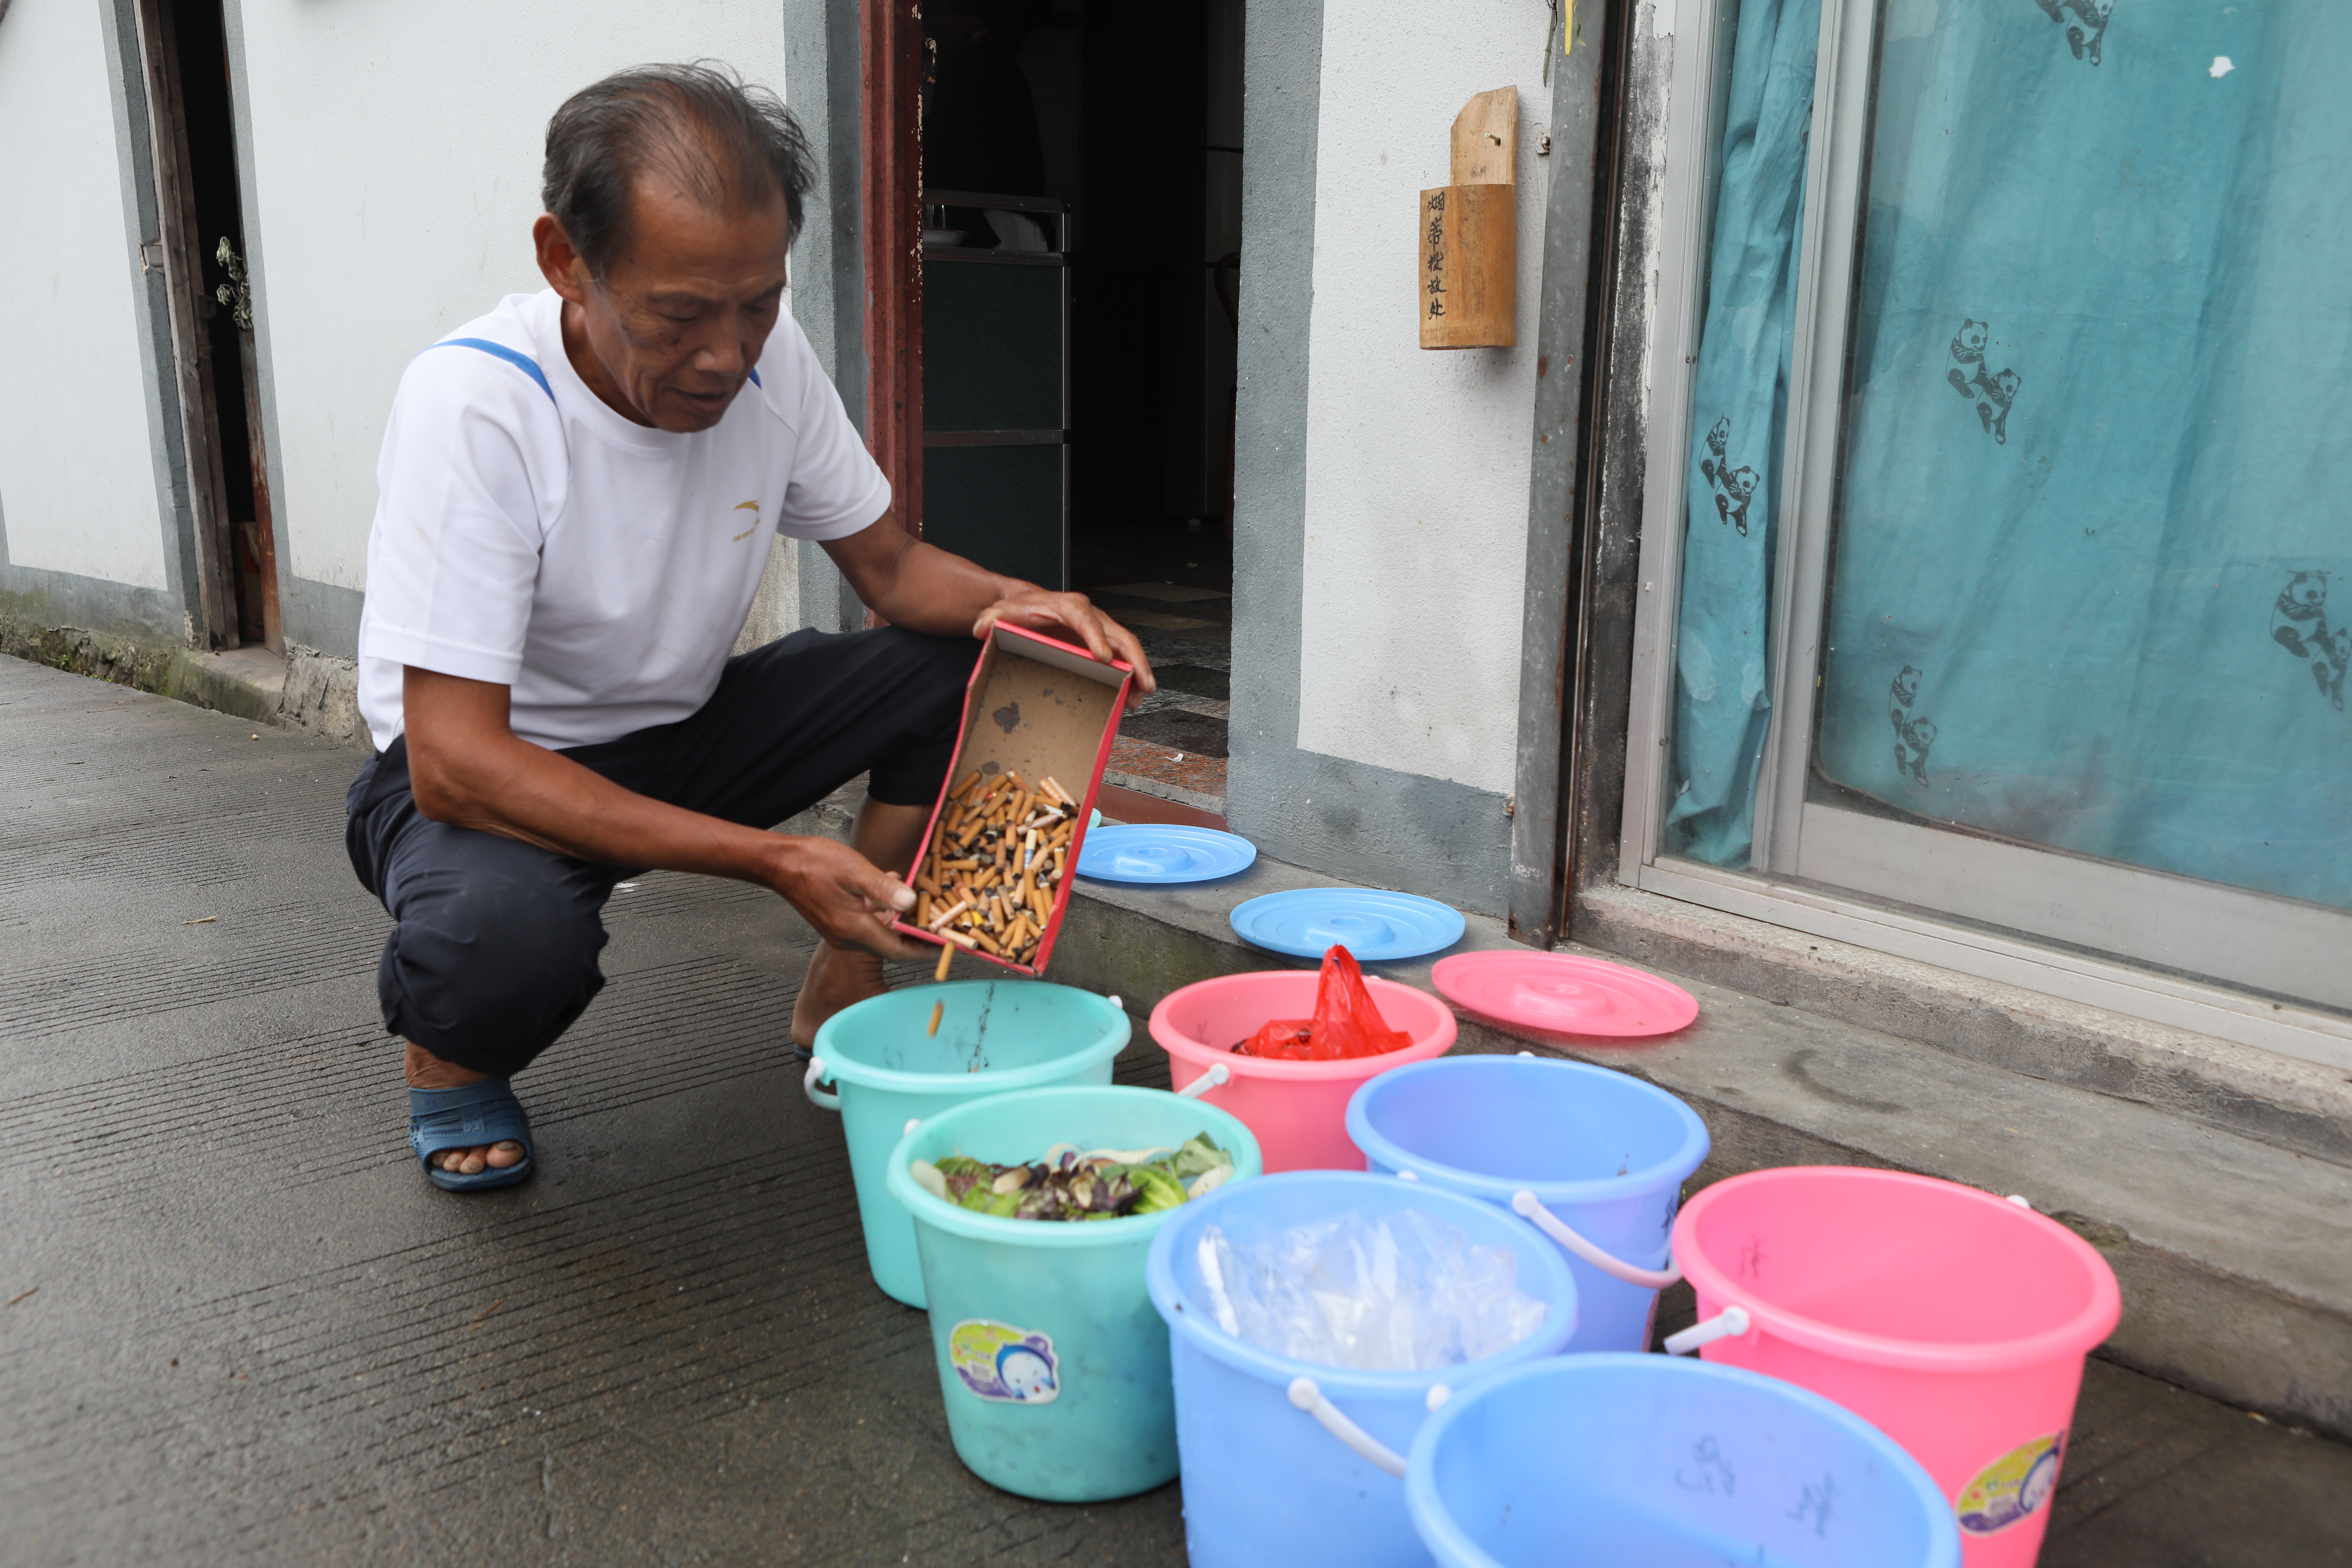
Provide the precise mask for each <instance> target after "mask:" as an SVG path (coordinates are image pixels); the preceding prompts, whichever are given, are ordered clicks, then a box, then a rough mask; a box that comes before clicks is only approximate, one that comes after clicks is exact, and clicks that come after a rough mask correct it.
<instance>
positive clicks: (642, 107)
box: [540, 60, 815, 278]
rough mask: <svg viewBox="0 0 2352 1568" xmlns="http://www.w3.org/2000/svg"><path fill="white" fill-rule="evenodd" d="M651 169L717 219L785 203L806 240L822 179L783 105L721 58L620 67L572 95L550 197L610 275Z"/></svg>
mask: <svg viewBox="0 0 2352 1568" xmlns="http://www.w3.org/2000/svg"><path fill="white" fill-rule="evenodd" d="M648 169H658V170H659V171H660V172H661V173H662V174H667V175H668V176H670V177H671V178H673V179H676V180H677V181H678V182H679V184H680V185H681V187H682V188H683V189H684V190H685V191H686V192H687V194H688V195H692V196H693V197H695V198H696V199H697V200H698V201H700V202H703V203H704V204H705V205H708V206H709V207H710V209H711V210H712V211H714V212H728V211H734V210H739V209H742V208H747V207H758V206H764V205H767V203H768V202H769V201H771V200H772V199H773V198H774V197H775V196H778V195H781V196H782V198H783V202H784V216H785V218H786V220H787V221H788V222H789V223H790V224H791V225H792V236H793V238H794V239H798V238H799V237H800V232H801V205H802V201H803V198H804V197H805V196H806V195H808V193H809V190H810V188H811V186H813V185H814V184H815V174H814V171H813V170H812V168H811V167H810V163H809V149H808V139H807V138H806V137H805V136H803V135H802V134H801V128H800V123H799V122H798V121H795V120H794V119H793V116H792V111H791V110H788V109H786V108H785V107H784V105H783V101H782V100H781V99H779V98H777V97H776V95H775V94H774V93H772V92H770V91H769V90H768V89H766V88H764V87H753V86H751V85H749V84H747V83H746V82H745V81H744V80H743V79H742V78H741V77H740V76H738V75H736V73H735V72H734V70H733V69H732V68H730V67H728V66H726V65H723V64H721V63H719V61H716V60H697V61H695V62H694V63H693V64H691V65H653V66H637V67H635V68H631V69H628V70H625V71H615V72H614V73H613V74H612V75H611V76H608V77H606V78H605V79H604V80H602V81H600V82H598V83H596V84H595V85H594V86H593V87H585V88H583V89H580V90H579V91H578V92H575V93H573V94H572V96H571V97H570V98H568V99H566V100H564V101H563V106H562V108H561V109H558V110H556V111H555V118H554V119H552V120H551V121H548V122H547V163H546V167H545V170H544V172H543V174H541V184H540V199H541V202H543V203H544V204H545V205H546V207H547V210H548V211H549V212H550V213H551V214H553V215H554V217H555V221H556V222H558V223H560V224H562V226H563V232H564V234H565V235H567V236H568V237H570V238H571V240H572V248H573V249H574V250H577V251H578V252H579V253H580V257H581V259H582V260H583V261H585V262H587V264H588V269H589V271H590V272H592V273H593V274H594V275H595V276H596V277H599V278H602V277H604V275H605V273H606V271H607V270H608V269H609V268H611V266H612V264H613V263H614V260H615V259H617V258H619V257H620V255H621V253H622V252H623V251H624V250H625V249H626V248H627V247H628V244H629V239H630V235H629V216H630V206H629V195H630V192H631V190H632V189H633V188H634V187H635V184H636V182H637V177H638V176H639V175H640V174H644V173H646V171H647V170H648Z"/></svg>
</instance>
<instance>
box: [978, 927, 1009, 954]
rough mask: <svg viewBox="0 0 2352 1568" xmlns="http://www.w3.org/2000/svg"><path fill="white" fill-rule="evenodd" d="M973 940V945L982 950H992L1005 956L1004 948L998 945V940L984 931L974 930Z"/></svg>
mask: <svg viewBox="0 0 2352 1568" xmlns="http://www.w3.org/2000/svg"><path fill="white" fill-rule="evenodd" d="M971 942H972V945H973V946H975V947H977V948H979V949H980V950H981V951H982V952H992V953H994V954H995V955H996V956H997V957H999V958H1003V956H1004V949H1003V948H1002V947H1000V946H998V945H997V944H996V942H994V941H993V940H992V938H990V937H989V936H988V934H987V933H986V932H984V931H974V932H972V935H971Z"/></svg>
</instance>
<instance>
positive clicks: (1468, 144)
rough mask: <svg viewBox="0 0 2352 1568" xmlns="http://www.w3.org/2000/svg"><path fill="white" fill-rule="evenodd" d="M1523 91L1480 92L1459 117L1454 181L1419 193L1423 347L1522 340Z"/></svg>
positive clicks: (1505, 343)
mask: <svg viewBox="0 0 2352 1568" xmlns="http://www.w3.org/2000/svg"><path fill="white" fill-rule="evenodd" d="M1518 163H1519V89H1517V88H1515V87H1500V88H1496V89H1495V90H1494V91H1492V92H1482V93H1480V94H1479V95H1478V96H1477V97H1475V98H1474V99H1472V100H1470V101H1469V102H1468V103H1467V104H1465V106H1464V107H1463V110H1462V112H1461V114H1459V115H1458V116H1456V117H1455V119H1454V157H1453V167H1452V170H1451V179H1452V183H1451V184H1445V185H1441V186H1439V187H1438V188H1437V189H1435V190H1432V191H1423V192H1422V193H1421V215H1420V224H1419V227H1420V234H1419V235H1418V236H1417V238H1418V239H1419V241H1420V247H1421V295H1420V297H1421V346H1422V347H1423V348H1425V349H1469V348H1504V349H1507V348H1510V347H1511V346H1513V345H1514V344H1515V343H1517V342H1518V333H1517V309H1516V306H1517V286H1518V232H1519V229H1518V225H1519V190H1518Z"/></svg>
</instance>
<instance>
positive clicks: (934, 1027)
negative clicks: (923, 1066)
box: [929, 947, 955, 1035]
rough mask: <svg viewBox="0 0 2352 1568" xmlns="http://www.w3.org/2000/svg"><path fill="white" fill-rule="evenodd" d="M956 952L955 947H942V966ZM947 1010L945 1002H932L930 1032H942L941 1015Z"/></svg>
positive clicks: (945, 965)
mask: <svg viewBox="0 0 2352 1568" xmlns="http://www.w3.org/2000/svg"><path fill="white" fill-rule="evenodd" d="M952 952H955V949H954V948H951V947H950V948H942V949H940V968H942V969H945V968H946V967H947V961H948V956H949V954H950V953H952ZM947 1010H948V1005H947V1004H946V1003H944V1002H934V1003H932V1004H931V1026H930V1029H929V1033H931V1034H934V1035H936V1034H938V1033H939V1032H940V1015H941V1014H943V1013H945V1012H946V1011H947Z"/></svg>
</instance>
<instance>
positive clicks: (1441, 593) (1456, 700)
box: [1253, 0, 1551, 794]
mask: <svg viewBox="0 0 2352 1568" xmlns="http://www.w3.org/2000/svg"><path fill="white" fill-rule="evenodd" d="M1442 10H1443V21H1442V23H1439V22H1437V21H1436V20H1434V18H1436V17H1437V16H1438V14H1439V13H1438V12H1437V11H1433V9H1432V8H1431V7H1430V6H1429V5H1428V4H1427V3H1426V0H1326V4H1325V5H1324V10H1323V81H1322V96H1321V111H1320V115H1321V117H1320V122H1319V126H1318V132H1317V147H1316V193H1315V263H1314V280H1315V308H1314V315H1313V318H1312V320H1311V321H1310V322H1309V324H1308V327H1307V355H1308V357H1307V449H1306V458H1305V461H1306V465H1307V546H1306V563H1305V573H1304V581H1303V593H1302V601H1303V603H1302V614H1301V616H1300V623H1299V628H1298V629H1299V640H1300V660H1299V703H1298V745H1299V747H1300V748H1301V749H1302V750H1306V751H1310V752H1323V753H1325V754H1327V755H1330V756H1338V757H1346V758H1349V759H1350V760H1352V761H1356V762H1361V763H1375V764H1378V765H1380V766H1381V767H1387V768H1394V769H1399V770H1401V771H1402V772H1406V773H1421V774H1424V775H1427V776H1430V777H1435V778H1444V779H1452V780H1454V781H1456V782H1459V783H1462V784H1469V785H1471V786H1473V787H1475V788H1478V789H1485V790H1491V791H1494V792H1496V793H1497V794H1507V793H1508V792H1509V790H1510V789H1511V787H1512V777H1513V757H1514V752H1515V749H1516V745H1517V727H1518V679H1519V674H1518V664H1519V640H1520V624H1521V618H1522V614H1523V605H1522V603H1521V596H1522V592H1523V588H1524V583H1525V578H1526V554H1527V515H1528V461H1529V452H1528V447H1529V444H1530V443H1531V442H1532V440H1533V439H1534V437H1533V426H1534V413H1533V409H1534V397H1535V374H1536V372H1535V362H1536V353H1535V335H1536V320H1535V310H1536V292H1537V283H1538V276H1539V274H1540V271H1541V259H1542V239H1543V210H1544V185H1545V180H1546V177H1547V175H1548V174H1549V167H1550V165H1549V162H1548V160H1546V159H1543V158H1540V157H1538V156H1537V155H1536V143H1537V141H1538V137H1539V136H1540V135H1541V134H1542V132H1543V129H1544V126H1543V123H1542V121H1543V120H1544V119H1545V118H1546V116H1547V114H1548V110H1549V104H1550V101H1551V95H1550V89H1548V88H1547V87H1545V86H1544V85H1543V82H1542V80H1541V79H1540V77H1539V75H1538V72H1539V71H1540V69H1541V67H1542V55H1541V48H1542V34H1543V26H1544V22H1545V19H1546V16H1547V13H1546V12H1545V11H1544V9H1543V7H1542V6H1541V5H1536V4H1532V3H1531V0H1447V3H1446V5H1444V7H1443V8H1442ZM1511 85H1517V88H1518V89H1519V116H1520V145H1519V168H1518V175H1519V219H1518V221H1519V245H1518V274H1519V287H1518V339H1519V343H1520V345H1521V346H1519V347H1518V348H1516V349H1455V350H1449V351H1443V352H1437V351H1423V349H1422V348H1421V347H1420V336H1419V332H1420V314H1419V311H1420V299H1421V297H1420V293H1419V288H1420V280H1421V279H1420V271H1419V267H1418V260H1417V257H1416V254H1415V247H1414V237H1415V233H1416V230H1417V228H1418V211H1417V208H1418V201H1419V196H1420V193H1421V192H1422V191H1423V190H1425V189H1428V188H1430V187H1433V186H1436V185H1442V184H1445V183H1446V179H1447V175H1448V164H1449V160H1450V148H1451V134H1452V131H1453V126H1454V116H1455V115H1456V114H1458V113H1460V112H1461V110H1462V106H1463V104H1464V103H1465V102H1467V101H1468V100H1470V99H1471V98H1472V97H1473V96H1474V95H1475V94H1477V93H1481V92H1484V91H1486V90H1487V89H1491V88H1497V87H1506V86H1511ZM1253 151H1255V152H1259V153H1263V151H1264V150H1262V149H1254V150H1253Z"/></svg>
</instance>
